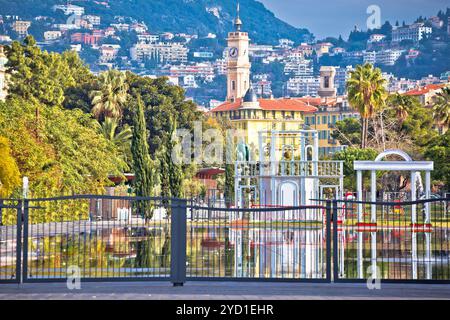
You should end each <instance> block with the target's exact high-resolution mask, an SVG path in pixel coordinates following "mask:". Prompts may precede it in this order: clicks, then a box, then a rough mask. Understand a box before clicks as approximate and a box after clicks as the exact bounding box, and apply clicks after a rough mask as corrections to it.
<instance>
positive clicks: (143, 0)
mask: <svg viewBox="0 0 450 320" xmlns="http://www.w3.org/2000/svg"><path fill="white" fill-rule="evenodd" d="M66 3H67V1H64V0H40V1H38V0H21V1H17V0H0V8H1V9H0V14H4V15H18V16H20V17H23V18H25V19H29V18H32V17H35V16H39V15H42V16H51V17H52V16H55V15H56V16H58V14H57V13H55V12H53V11H52V10H51V8H52V7H53V6H54V5H56V4H66ZM104 3H108V4H109V8H108V7H106V6H105V5H104ZM71 4H74V5H79V6H83V7H85V9H86V13H87V14H95V15H99V16H101V17H102V20H103V22H104V23H108V22H109V23H110V22H112V21H114V17H115V16H128V17H132V18H134V19H136V20H138V21H143V22H145V23H146V24H147V26H148V27H149V29H150V31H151V32H165V31H170V32H177V33H181V32H184V33H191V34H199V35H207V34H208V33H215V34H217V36H218V37H221V38H222V39H223V38H225V36H226V34H227V32H229V31H231V30H232V28H233V23H232V21H233V19H234V18H235V16H236V5H237V2H234V1H229V0H151V1H148V0H114V1H104V2H101V1H93V0H84V1H83V0H73V1H71ZM240 8H241V11H240V12H241V13H240V16H241V19H242V20H243V22H244V27H243V30H245V31H247V32H249V35H250V37H251V38H252V40H253V41H254V42H256V43H268V44H276V42H277V41H278V39H280V38H288V39H290V40H293V41H294V42H296V43H300V42H305V41H310V40H312V39H313V35H312V34H311V33H310V32H309V30H307V29H302V28H296V27H294V26H292V25H290V24H288V23H286V22H284V21H282V20H281V19H279V18H277V17H276V16H275V14H274V13H273V12H271V11H270V10H268V9H267V8H266V7H265V6H264V4H262V3H261V2H259V1H256V0H241V1H240Z"/></svg>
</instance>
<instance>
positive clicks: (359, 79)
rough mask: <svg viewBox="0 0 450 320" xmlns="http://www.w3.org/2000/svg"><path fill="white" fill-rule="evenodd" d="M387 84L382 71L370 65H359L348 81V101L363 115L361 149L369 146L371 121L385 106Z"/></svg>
mask: <svg viewBox="0 0 450 320" xmlns="http://www.w3.org/2000/svg"><path fill="white" fill-rule="evenodd" d="M385 82H386V80H385V79H384V78H383V76H382V74H381V70H380V69H379V68H374V66H373V65H371V64H370V63H366V64H364V65H358V66H357V67H356V69H355V70H354V71H352V72H351V73H350V79H349V80H348V81H347V90H348V101H349V103H350V105H351V106H352V107H353V108H354V109H356V110H358V111H359V113H360V115H361V127H362V130H361V148H365V147H366V146H367V140H368V139H367V137H368V127H369V119H372V118H373V117H374V116H375V114H376V112H378V111H380V109H381V108H382V107H383V106H384V101H385V98H386V90H385V88H384V84H385ZM381 126H382V124H381ZM376 134H377V133H376ZM382 136H383V134H382Z"/></svg>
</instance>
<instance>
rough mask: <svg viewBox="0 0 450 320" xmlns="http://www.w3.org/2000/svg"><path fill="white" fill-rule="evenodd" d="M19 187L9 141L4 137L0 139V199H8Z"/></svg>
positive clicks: (17, 168) (16, 167) (18, 178)
mask: <svg viewBox="0 0 450 320" xmlns="http://www.w3.org/2000/svg"><path fill="white" fill-rule="evenodd" d="M19 186H20V172H19V167H18V166H17V163H16V160H15V159H14V158H13V156H12V154H11V147H10V145H9V141H8V139H6V138H5V137H0V197H2V198H6V197H9V196H10V195H11V193H12V192H13V191H14V189H15V188H17V187H19ZM0 220H1V219H0Z"/></svg>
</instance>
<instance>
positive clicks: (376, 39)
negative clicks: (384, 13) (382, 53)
mask: <svg viewBox="0 0 450 320" xmlns="http://www.w3.org/2000/svg"><path fill="white" fill-rule="evenodd" d="M384 38H386V36H385V35H384V34H378V33H375V34H371V35H370V37H369V40H367V42H368V43H375V42H380V41H382V40H384Z"/></svg>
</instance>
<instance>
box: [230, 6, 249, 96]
mask: <svg viewBox="0 0 450 320" xmlns="http://www.w3.org/2000/svg"><path fill="white" fill-rule="evenodd" d="M234 26H235V30H234V31H232V32H230V33H228V38H227V41H228V52H227V55H228V57H227V61H228V63H227V100H228V101H235V100H236V99H239V98H242V97H243V96H244V95H245V93H246V92H247V90H248V89H249V88H250V66H251V65H250V59H249V54H248V49H249V38H248V33H247V32H242V31H241V27H242V21H241V19H240V18H239V4H238V7H237V17H236V20H235V22H234Z"/></svg>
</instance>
